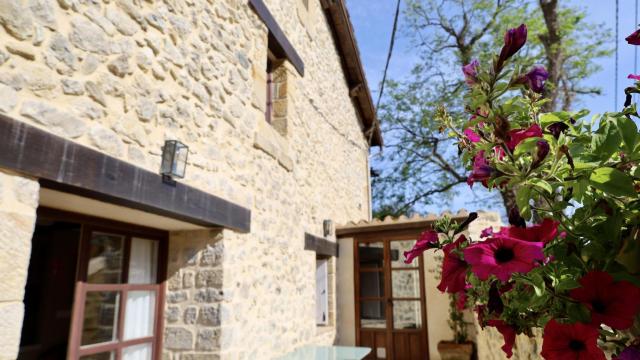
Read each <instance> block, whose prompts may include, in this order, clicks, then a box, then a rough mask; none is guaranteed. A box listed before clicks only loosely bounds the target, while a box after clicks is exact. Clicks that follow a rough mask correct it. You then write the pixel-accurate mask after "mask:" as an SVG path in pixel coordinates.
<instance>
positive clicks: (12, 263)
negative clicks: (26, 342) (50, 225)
mask: <svg viewBox="0 0 640 360" xmlns="http://www.w3.org/2000/svg"><path fill="white" fill-rule="evenodd" d="M38 190H39V185H38V182H37V181H35V180H33V179H28V178H24V177H21V176H18V175H15V174H11V173H6V172H1V171H0V224H2V226H0V273H1V274H2V281H0V359H7V360H12V359H15V358H16V357H17V356H18V346H19V345H20V332H21V330H22V318H23V314H24V304H23V302H22V299H23V297H24V286H25V284H26V282H27V271H28V269H29V256H30V255H31V236H32V235H33V230H34V227H35V220H36V207H37V206H38Z"/></svg>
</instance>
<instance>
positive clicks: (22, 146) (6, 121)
mask: <svg viewBox="0 0 640 360" xmlns="http://www.w3.org/2000/svg"><path fill="white" fill-rule="evenodd" d="M0 167H2V168H5V169H9V170H12V171H15V172H18V173H21V174H24V175H27V176H31V177H35V178H38V179H40V183H41V184H42V186H44V187H50V188H53V189H55V190H61V191H65V192H70V193H74V194H78V195H81V196H86V197H90V198H93V199H97V200H101V201H105V202H109V203H113V204H117V205H122V206H126V207H130V208H134V209H138V210H143V211H147V212H150V213H154V214H158V215H163V216H167V217H171V218H175V219H178V220H182V221H186V222H190V223H193V224H198V225H202V226H206V227H226V228H230V229H234V230H237V231H241V232H249V231H250V228H251V211H250V210H249V209H246V208H243V207H241V206H239V205H236V204H234V203H231V202H229V201H226V200H224V199H221V198H219V197H217V196H214V195H211V194H208V193H205V192H203V191H200V190H198V189H196V188H193V187H190V186H188V185H184V184H181V183H176V184H173V185H172V184H167V183H164V182H163V180H162V176H160V175H159V174H155V173H152V172H150V171H147V170H144V169H141V168H139V167H136V166H134V165H132V164H129V163H127V162H124V161H121V160H118V159H116V158H114V157H111V156H108V155H105V154H103V153H101V152H98V151H96V150H93V149H90V148H88V147H85V146H82V145H79V144H76V143H74V142H72V141H68V140H65V139H63V138H61V137H58V136H55V135H53V134H50V133H48V132H46V131H43V130H40V129H38V128H36V127H33V126H30V125H27V124H25V123H23V122H20V121H17V120H14V119H11V118H9V117H7V116H4V115H0Z"/></svg>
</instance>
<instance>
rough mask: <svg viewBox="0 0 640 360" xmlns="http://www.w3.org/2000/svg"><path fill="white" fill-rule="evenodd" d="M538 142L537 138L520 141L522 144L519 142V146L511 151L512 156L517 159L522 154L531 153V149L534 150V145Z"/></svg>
mask: <svg viewBox="0 0 640 360" xmlns="http://www.w3.org/2000/svg"><path fill="white" fill-rule="evenodd" d="M539 140H540V138H539V137H532V138H527V139H524V140H522V142H520V144H518V145H517V146H516V149H515V150H514V151H513V155H515V156H516V157H518V156H520V155H522V154H524V153H528V152H529V151H532V150H533V149H535V148H536V144H537V143H538V141H539Z"/></svg>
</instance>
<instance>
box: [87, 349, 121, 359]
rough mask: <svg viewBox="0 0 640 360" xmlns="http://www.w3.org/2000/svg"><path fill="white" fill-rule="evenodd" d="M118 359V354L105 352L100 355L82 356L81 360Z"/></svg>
mask: <svg viewBox="0 0 640 360" xmlns="http://www.w3.org/2000/svg"><path fill="white" fill-rule="evenodd" d="M115 358H116V354H115V353H114V352H113V351H111V352H103V353H99V354H92V355H85V356H81V357H80V360H113V359H115Z"/></svg>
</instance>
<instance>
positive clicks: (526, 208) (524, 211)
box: [516, 186, 531, 220]
mask: <svg viewBox="0 0 640 360" xmlns="http://www.w3.org/2000/svg"><path fill="white" fill-rule="evenodd" d="M529 199H531V188H529V187H527V186H521V187H520V188H519V189H518V190H517V191H516V205H518V209H520V215H521V216H522V217H523V218H524V219H525V220H529V219H530V218H531V206H530V205H529Z"/></svg>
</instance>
